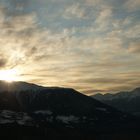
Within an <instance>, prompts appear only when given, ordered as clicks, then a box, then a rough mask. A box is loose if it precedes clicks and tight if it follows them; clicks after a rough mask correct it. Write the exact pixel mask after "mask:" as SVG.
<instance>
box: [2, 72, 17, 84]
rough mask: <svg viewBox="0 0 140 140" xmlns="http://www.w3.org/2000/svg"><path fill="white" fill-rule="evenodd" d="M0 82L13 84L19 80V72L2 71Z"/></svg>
mask: <svg viewBox="0 0 140 140" xmlns="http://www.w3.org/2000/svg"><path fill="white" fill-rule="evenodd" d="M0 80H4V81H6V82H13V81H17V80H18V72H17V70H15V69H10V70H0Z"/></svg>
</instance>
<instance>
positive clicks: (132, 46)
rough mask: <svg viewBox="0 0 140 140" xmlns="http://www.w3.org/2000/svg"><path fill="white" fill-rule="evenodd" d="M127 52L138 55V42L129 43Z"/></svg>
mask: <svg viewBox="0 0 140 140" xmlns="http://www.w3.org/2000/svg"><path fill="white" fill-rule="evenodd" d="M129 52H132V53H140V42H132V43H130V45H129Z"/></svg>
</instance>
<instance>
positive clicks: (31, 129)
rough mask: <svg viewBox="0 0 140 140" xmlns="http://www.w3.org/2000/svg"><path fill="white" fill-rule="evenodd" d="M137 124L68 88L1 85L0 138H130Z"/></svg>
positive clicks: (122, 114) (0, 83) (118, 112)
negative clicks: (127, 136)
mask: <svg viewBox="0 0 140 140" xmlns="http://www.w3.org/2000/svg"><path fill="white" fill-rule="evenodd" d="M139 124H140V122H139V120H138V119H136V118H135V117H134V116H131V115H129V114H127V113H123V112H121V111H118V110H117V109H114V108H113V107H111V106H109V105H106V104H104V103H102V102H100V101H98V100H96V99H92V98H91V97H88V96H86V95H83V94H81V93H79V92H78V91H76V90H74V89H71V88H60V87H42V86H38V85H34V84H29V83H25V82H13V83H9V84H8V83H5V82H3V81H1V82H0V132H2V133H0V137H1V135H2V136H3V135H4V137H5V136H6V135H7V132H9V133H11V135H14V136H15V135H17V131H18V134H19V135H20V136H18V137H20V138H19V139H21V137H22V135H23V133H25V134H24V136H27V135H31V136H32V138H29V137H27V139H31V140H32V139H35V138H34V136H36V135H37V136H38V135H39V138H38V139H41V138H40V137H43V138H42V139H46V138H47V137H48V136H50V139H51V140H52V137H54V138H57V137H58V136H63V137H64V136H66V137H65V139H66V138H67V139H73V138H75V139H80V138H81V137H85V139H86V140H90V138H91V139H93V138H94V136H95V135H96V136H97V135H98V136H99V137H100V136H101V135H102V134H107V135H108V134H109V135H113V137H114V133H115V134H116V132H117V133H119V134H120V133H122V132H124V131H125V132H127V133H131V134H132V133H133V132H134V133H135V132H137V131H139V130H140V125H139ZM9 129H10V130H9ZM133 130H135V131H133ZM125 132H124V133H125ZM71 136H73V137H71ZM22 139H23V137H22ZM24 139H26V137H25V138H24ZM100 139H102V138H100ZM100 139H98V140H100ZM123 140H124V139H123Z"/></svg>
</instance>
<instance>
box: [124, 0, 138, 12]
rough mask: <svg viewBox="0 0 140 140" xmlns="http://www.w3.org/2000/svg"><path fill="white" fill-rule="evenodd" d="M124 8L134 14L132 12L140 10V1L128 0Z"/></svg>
mask: <svg viewBox="0 0 140 140" xmlns="http://www.w3.org/2000/svg"><path fill="white" fill-rule="evenodd" d="M124 7H125V8H126V9H127V10H128V11H130V12H132V11H137V10H139V9H140V1H139V0H135V1H134V0H126V3H125V4H124Z"/></svg>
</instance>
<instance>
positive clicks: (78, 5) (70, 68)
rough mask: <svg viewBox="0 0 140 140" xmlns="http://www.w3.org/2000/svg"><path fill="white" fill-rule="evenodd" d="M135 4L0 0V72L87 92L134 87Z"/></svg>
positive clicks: (138, 23) (139, 45)
mask: <svg viewBox="0 0 140 140" xmlns="http://www.w3.org/2000/svg"><path fill="white" fill-rule="evenodd" d="M139 9H140V4H139V0H137V1H135V2H134V1H132V0H118V1H115V0H107V1H103V0H98V1H97V0H71V1H68V0H40V1H38V0H34V1H32V0H24V1H23V0H11V1H9V0H0V29H1V32H0V45H1V47H0V70H5V69H12V68H14V69H17V70H18V71H19V73H20V74H19V79H20V80H25V81H30V82H35V83H37V84H42V85H45V86H67V87H72V88H76V89H77V90H79V91H82V92H85V93H87V94H92V93H95V92H103V93H105V92H117V91H119V90H130V89H132V88H135V87H136V86H139V85H140V80H139V77H140V64H139V61H140V55H139V53H140V41H139V40H140V16H139V15H140V10H139Z"/></svg>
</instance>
